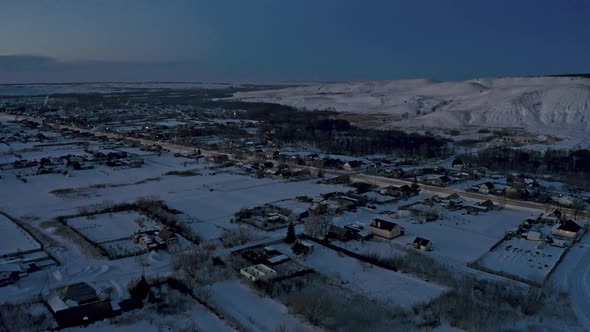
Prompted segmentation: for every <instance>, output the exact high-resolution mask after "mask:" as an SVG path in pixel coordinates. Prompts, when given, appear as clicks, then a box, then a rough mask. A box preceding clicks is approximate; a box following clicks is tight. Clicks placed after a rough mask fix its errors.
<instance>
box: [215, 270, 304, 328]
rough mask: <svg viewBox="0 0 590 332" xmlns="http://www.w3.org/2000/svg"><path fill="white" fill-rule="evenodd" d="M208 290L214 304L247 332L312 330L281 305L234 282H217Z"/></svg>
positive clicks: (240, 283) (236, 281) (238, 282)
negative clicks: (281, 328) (281, 329)
mask: <svg viewBox="0 0 590 332" xmlns="http://www.w3.org/2000/svg"><path fill="white" fill-rule="evenodd" d="M211 288H212V294H213V296H212V297H213V301H214V302H215V304H216V305H218V306H219V307H220V308H221V310H222V311H224V312H226V313H227V314H229V315H231V316H232V317H233V318H234V319H236V320H238V321H239V322H240V324H241V325H243V326H245V327H246V328H247V329H248V330H250V331H261V332H263V331H267V332H274V331H277V330H280V327H281V326H284V327H285V328H286V329H287V331H302V332H303V331H315V329H314V328H313V327H312V326H310V325H309V324H307V323H304V322H302V321H301V320H300V319H297V318H295V317H293V316H292V315H290V314H289V312H288V309H287V307H285V306H284V305H283V304H282V303H279V302H277V301H275V300H273V299H271V298H268V297H263V296H261V295H259V294H257V293H256V292H255V291H254V290H253V289H252V288H250V287H248V286H246V285H244V284H243V283H242V282H240V281H238V280H235V279H234V280H228V281H222V282H218V283H216V284H213V286H212V287H211Z"/></svg>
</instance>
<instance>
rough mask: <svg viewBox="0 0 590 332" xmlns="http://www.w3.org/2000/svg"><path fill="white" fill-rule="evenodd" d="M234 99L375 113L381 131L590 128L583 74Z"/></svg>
mask: <svg viewBox="0 0 590 332" xmlns="http://www.w3.org/2000/svg"><path fill="white" fill-rule="evenodd" d="M234 99H237V100H242V101H263V102H272V103H279V104H284V105H290V106H294V107H296V108H301V109H303V108H305V109H309V110H313V109H321V110H325V109H334V110H336V111H339V112H350V113H364V114H377V115H381V116H384V117H383V118H384V119H389V121H385V122H384V123H382V124H380V125H379V126H380V128H384V129H385V128H394V127H400V128H433V129H437V128H464V127H466V126H475V127H482V128H494V127H497V128H504V127H510V128H514V127H521V128H526V129H528V130H530V131H533V132H542V133H545V134H547V133H550V132H562V133H563V134H567V135H572V132H571V130H572V129H576V130H578V131H580V133H584V132H587V131H588V130H590V116H589V112H590V79H584V78H570V77H511V78H510V77H509V78H481V79H472V80H466V81H449V82H441V81H432V80H427V79H414V80H397V81H369V82H347V83H331V84H316V85H311V86H303V87H294V88H286V89H280V90H267V91H251V92H238V93H236V94H235V95H234ZM562 129H568V130H569V132H568V131H567V130H566V131H563V130H562ZM573 136H578V135H573Z"/></svg>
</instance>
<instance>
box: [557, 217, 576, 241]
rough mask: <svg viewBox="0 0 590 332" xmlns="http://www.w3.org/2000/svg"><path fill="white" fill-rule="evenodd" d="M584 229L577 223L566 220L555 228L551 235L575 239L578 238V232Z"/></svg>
mask: <svg viewBox="0 0 590 332" xmlns="http://www.w3.org/2000/svg"><path fill="white" fill-rule="evenodd" d="M581 229H582V227H580V225H578V224H577V223H575V222H574V221H573V220H569V219H568V220H564V221H562V222H561V224H559V226H556V227H554V228H553V229H552V230H551V234H552V235H555V236H561V237H567V238H570V239H575V238H576V236H578V232H579V231H580V230H581Z"/></svg>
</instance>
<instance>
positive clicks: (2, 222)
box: [0, 214, 41, 257]
mask: <svg viewBox="0 0 590 332" xmlns="http://www.w3.org/2000/svg"><path fill="white" fill-rule="evenodd" d="M37 249H41V245H40V244H39V242H37V241H35V239H33V238H32V237H31V236H30V235H29V233H27V232H26V231H25V230H24V229H22V228H21V227H20V226H18V225H17V224H15V223H14V222H12V220H10V219H8V218H6V217H5V216H4V215H2V214H0V257H1V256H4V255H9V254H14V253H17V252H19V251H30V250H37Z"/></svg>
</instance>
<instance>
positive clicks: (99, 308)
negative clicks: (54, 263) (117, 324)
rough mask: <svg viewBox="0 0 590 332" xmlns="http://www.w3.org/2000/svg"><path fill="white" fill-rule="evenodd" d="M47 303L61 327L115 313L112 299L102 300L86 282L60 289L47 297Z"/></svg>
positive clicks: (88, 321)
mask: <svg viewBox="0 0 590 332" xmlns="http://www.w3.org/2000/svg"><path fill="white" fill-rule="evenodd" d="M47 305H48V306H49V308H50V309H51V312H52V313H53V316H54V317H55V320H56V321H57V323H58V324H59V326H60V327H68V326H77V325H82V324H88V323H90V322H93V321H96V320H100V319H103V318H107V317H111V316H112V315H113V308H112V306H111V301H110V300H109V299H103V300H101V299H100V298H99V296H98V294H97V293H96V290H95V289H94V288H92V287H91V286H90V285H88V284H87V283H85V282H79V283H75V284H71V285H68V286H65V287H62V288H61V289H58V290H57V292H55V294H53V295H52V296H50V297H49V298H48V299H47Z"/></svg>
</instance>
